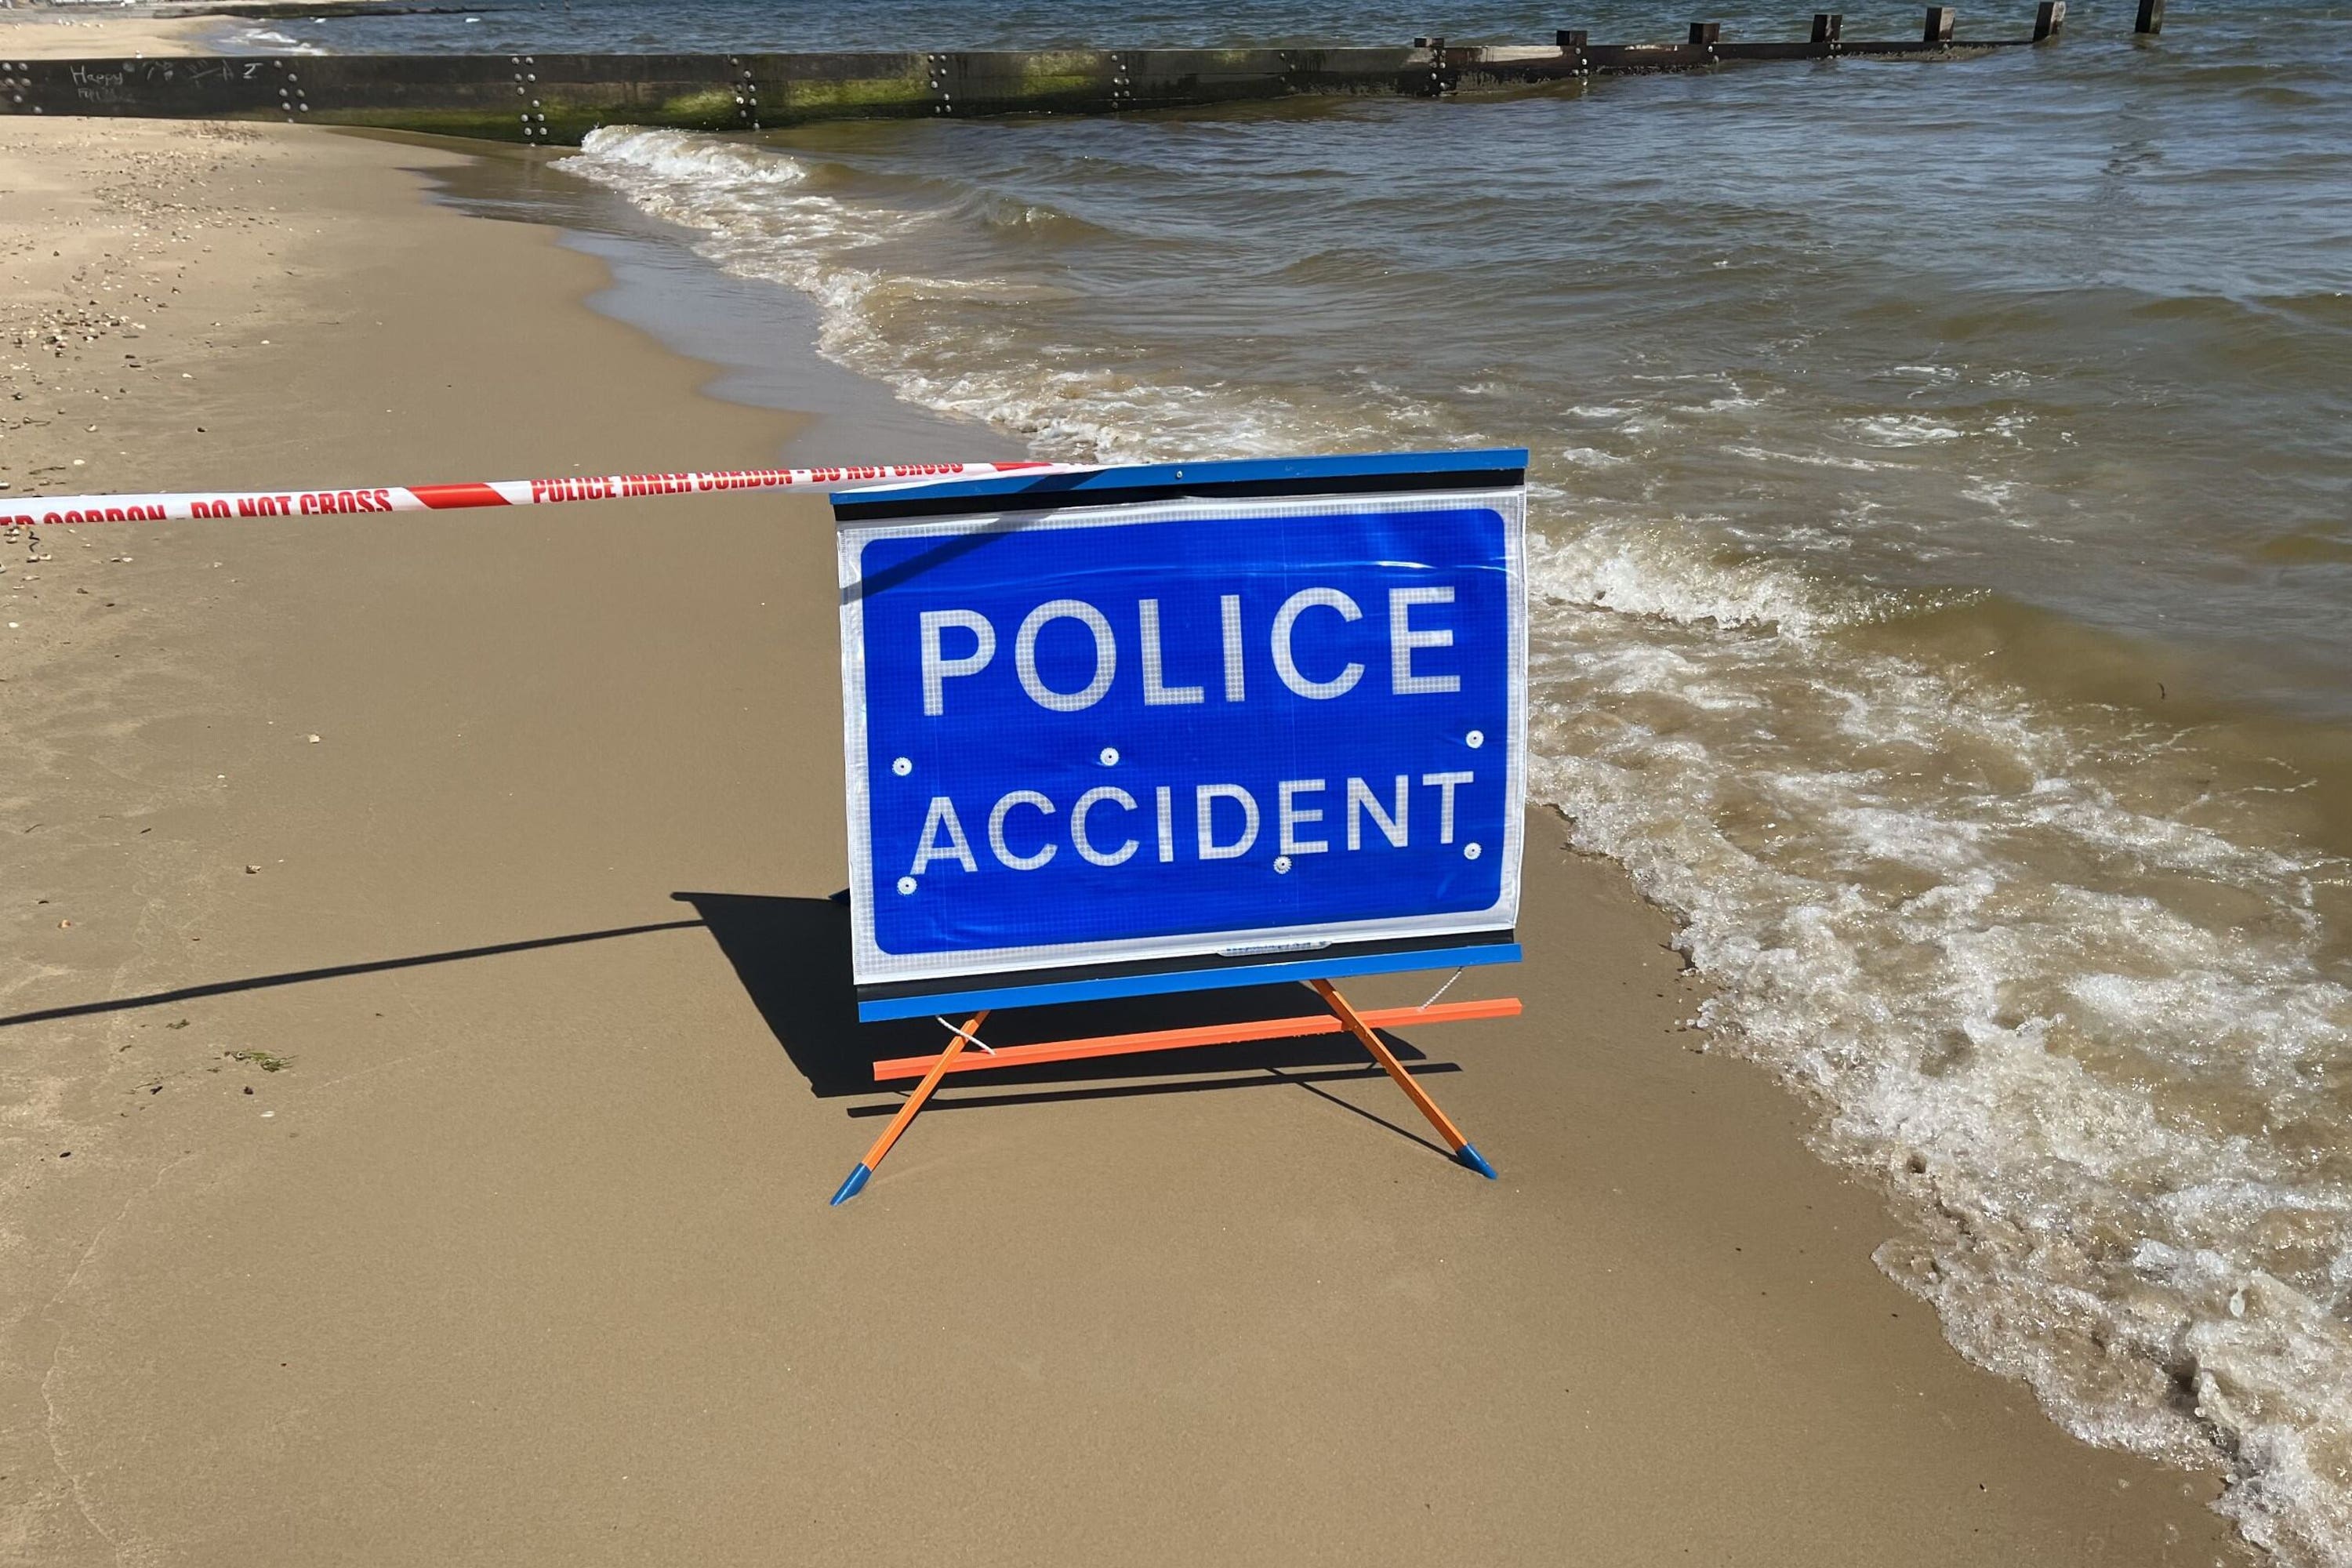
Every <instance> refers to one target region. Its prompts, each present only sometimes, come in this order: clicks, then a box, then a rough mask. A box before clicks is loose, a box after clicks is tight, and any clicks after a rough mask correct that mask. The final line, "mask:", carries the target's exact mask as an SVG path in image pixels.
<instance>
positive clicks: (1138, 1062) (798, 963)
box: [672, 893, 1460, 1131]
mask: <svg viewBox="0 0 2352 1568" xmlns="http://www.w3.org/2000/svg"><path fill="white" fill-rule="evenodd" d="M672 897H674V898H676V899H677V900H679V901H680V902H682V903H685V904H688V905H689V906H691V907H692V908H693V910H694V911H695V913H696V914H698V915H699V916H700V917H701V919H702V923H703V925H704V926H705V927H706V928H707V929H708V930H709V932H710V934H711V935H712V937H713V938H715V939H716V940H717V941H718V943H719V952H721V953H722V954H723V955H724V956H725V957H726V959H727V962H728V963H730V964H731V965H732V966H733V967H734V970H735V973H736V977H737V978H738V979H740V981H741V982H742V984H743V990H744V993H745V994H746V995H748V996H749V997H750V998H751V1005H753V1006H755V1007H757V1008H758V1009H759V1010H760V1016H761V1018H762V1019H763V1020H765V1021H766V1023H767V1026H768V1029H769V1032H770V1033H772V1034H773V1035H774V1036H775V1037H776V1042H777V1044H779V1045H781V1046H782V1047H783V1049H784V1054H785V1055H786V1056H787V1057H789V1058H791V1060H792V1063H793V1067H795V1068H798V1069H799V1071H800V1073H801V1076H802V1077H803V1078H805V1079H807V1080H808V1084H809V1089H810V1091H811V1092H812V1093H814V1095H816V1096H817V1097H818V1098H819V1099H839V1098H845V1097H848V1096H853V1095H862V1096H871V1095H876V1094H894V1093H895V1092H896V1091H898V1090H900V1089H904V1088H906V1087H907V1086H906V1085H905V1084H902V1083H896V1082H894V1083H891V1084H877V1082H875V1080H874V1064H875V1063H876V1062H877V1061H880V1060H884V1059H887V1058H893V1057H906V1056H916V1055H920V1054H923V1053H926V1052H931V1051H936V1050H937V1049H939V1047H940V1046H941V1045H943V1044H945V1043H946V1031H945V1030H943V1029H942V1028H941V1027H940V1025H938V1024H937V1023H934V1022H932V1021H931V1020H929V1019H926V1018H912V1019H902V1020H898V1021H897V1022H892V1023H875V1024H860V1023H859V1022H858V1021H857V1005H856V993H855V991H854V989H853V988H852V985H851V981H850V967H849V911H848V910H846V909H845V908H843V907H842V906H840V905H838V904H835V903H834V902H833V901H832V900H827V899H799V898H776V897H768V896H762V895H757V894H745V893H676V894H673V895H672ZM1318 1011H1320V1004H1319V1003H1318V1002H1317V1001H1316V999H1315V997H1314V995H1313V994H1312V993H1311V992H1308V991H1307V990H1306V989H1305V988H1304V987H1302V986H1297V985H1264V986H1255V987H1251V988H1248V989H1243V990H1232V991H1218V992H1207V993H1203V992H1190V993H1180V994H1173V995H1167V996H1141V997H1123V998H1119V999H1118V1000H1114V1001H1105V1002H1089V1003H1071V1004H1066V1005H1060V1006H1056V1007H1053V1008H1030V1009H1025V1010H1022V1011H1015V1012H1008V1013H1005V1014H1003V1015H1001V1019H1002V1023H1001V1025H1000V1023H999V1021H998V1019H996V1018H992V1019H991V1020H990V1022H989V1023H988V1024H986V1025H984V1026H982V1028H981V1029H980V1031H979V1034H980V1037H981V1038H982V1039H983V1040H985V1041H986V1042H987V1043H988V1044H989V1045H990V1046H992V1047H1002V1046H1017V1045H1028V1044H1032V1043H1034V1042H1037V1041H1040V1040H1045V1039H1052V1038H1073V1037H1085V1036H1094V1035H1111V1034H1124V1033H1128V1032H1130V1031H1139V1030H1146V1029H1172V1028H1183V1027H1188V1026H1194V1025H1202V1024H1210V1023H1231V1022H1234V1021H1235V1020H1255V1019H1263V1018H1286V1017H1298V1016H1307V1015H1309V1014H1313V1013H1317V1012H1318ZM964 1021H965V1020H964V1019H963V1018H961V1017H959V1018H953V1019H950V1025H951V1026H961V1024H962V1023H963V1022H964ZM1385 1037H1386V1038H1387V1039H1388V1040H1389V1042H1390V1044H1391V1047H1394V1049H1395V1050H1396V1053H1397V1055H1398V1056H1399V1057H1401V1058H1403V1059H1404V1060H1406V1061H1408V1062H1412V1063H1416V1064H1423V1065H1421V1066H1419V1067H1418V1068H1417V1071H1419V1072H1424V1073H1427V1072H1454V1071H1458V1070H1460V1069H1459V1068H1456V1067H1455V1066H1454V1064H1452V1063H1432V1062H1429V1060H1428V1058H1426V1057H1425V1056H1424V1055H1423V1053H1422V1052H1421V1051H1419V1050H1416V1049H1415V1048H1413V1047H1412V1046H1411V1045H1409V1044H1407V1043H1406V1042H1404V1041H1402V1040H1401V1039H1398V1038H1396V1037H1393V1036H1385ZM1318 1069H1324V1070H1318ZM1212 1072H1213V1073H1218V1074H1223V1075H1236V1074H1251V1075H1255V1076H1251V1077H1246V1078H1236V1077H1232V1076H1226V1077H1221V1078H1216V1079H1201V1078H1198V1077H1197V1076H1194V1075H1200V1074H1203V1073H1212ZM1041 1074H1044V1075H1045V1076H1044V1077H1043V1078H1042V1079H1041V1076H1040V1075H1041ZM1380 1074H1381V1069H1380V1068H1379V1067H1378V1066H1376V1065H1375V1064H1373V1063H1372V1062H1370V1060H1368V1059H1367V1058H1366V1056H1365V1053H1364V1050H1363V1047H1360V1046H1359V1045H1357V1044H1356V1043H1355V1042H1354V1041H1353V1040H1351V1039H1349V1038H1348V1037H1346V1036H1344V1035H1326V1036H1318V1037H1308V1038H1305V1039H1296V1040H1271V1041H1265V1042H1262V1043H1253V1044H1245V1045H1234V1046H1222V1047H1214V1048H1213V1050H1212V1051H1210V1052H1209V1053H1207V1054H1205V1055H1204V1054H1203V1053H1202V1051H1201V1050H1199V1049H1197V1048H1195V1049H1189V1050H1181V1051H1153V1052H1144V1053H1139V1054H1137V1055H1133V1056H1122V1057H1106V1058H1095V1059H1092V1060H1081V1061H1073V1062H1065V1063H1060V1064H1057V1065H1055V1067H1054V1068H1050V1069H1047V1068H1038V1067H1034V1066H1032V1067H1025V1068H1018V1069H1007V1070H1006V1071H1004V1072H991V1071H987V1070H984V1069H983V1070H979V1071H973V1072H969V1073H958V1074H956V1075H955V1076H954V1077H953V1079H951V1080H950V1085H949V1086H948V1087H950V1088H951V1089H955V1090H957V1091H961V1092H959V1093H958V1094H957V1096H956V1098H955V1099H954V1100H940V1101H934V1102H933V1104H934V1107H935V1108H936V1109H947V1108H948V1107H949V1106H950V1105H972V1104H1003V1103H1008V1102H1013V1101H1020V1102H1034V1101H1037V1100H1084V1099H1103V1098H1109V1097H1112V1096H1119V1095H1130V1094H1164V1093H1174V1092H1184V1091H1191V1090H1197V1089H1220V1088H1241V1087H1246V1086H1248V1085H1252V1084H1265V1085H1275V1084H1289V1085H1292V1086H1294V1087H1301V1086H1304V1087H1311V1086H1312V1085H1313V1084H1314V1083H1316V1082H1319V1081H1323V1080H1326V1079H1352V1078H1360V1077H1367V1076H1370V1077H1375V1078H1377V1077H1379V1076H1380ZM1171 1075H1185V1076H1186V1077H1187V1078H1188V1079H1190V1080H1189V1081H1183V1082H1176V1083H1167V1082H1154V1083H1143V1082H1139V1081H1137V1080H1140V1079H1168V1078H1170V1077H1171ZM1013 1083H1017V1084H1018V1085H1019V1086H1020V1092H1019V1093H1018V1094H1017V1095H1012V1096H1008V1095H1003V1094H995V1095H981V1094H974V1093H972V1092H971V1091H973V1090H984V1089H991V1088H995V1087H1001V1086H1003V1085H1007V1084H1013ZM893 1109H894V1107H893V1106H892V1105H889V1104H883V1105H878V1106H874V1107H859V1108H856V1109H853V1110H851V1111H850V1112H849V1114H850V1115H852V1116H861V1115H887V1114H888V1113H889V1112H890V1110H893ZM1399 1131H1402V1129H1400V1130H1399Z"/></svg>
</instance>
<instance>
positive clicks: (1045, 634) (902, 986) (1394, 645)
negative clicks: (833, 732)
mask: <svg viewBox="0 0 2352 1568" xmlns="http://www.w3.org/2000/svg"><path fill="white" fill-rule="evenodd" d="M1525 467H1526V454H1525V453H1524V452H1519V451H1505V452H1482V453H1447V454H1434V455H1429V454H1424V455H1418V456H1398V457H1388V458H1321V459H1301V460H1297V461H1294V462H1237V463H1203V464H1186V465H1181V466H1176V465H1170V466H1166V467H1148V468H1111V469H1101V470H1096V471H1094V472H1092V473H1089V474H1087V475H1085V476H1083V477H1082V478H1080V479H1076V480H1072V479H1066V478H1065V479H1057V480H1025V479H1012V480H1002V481H994V480H984V481H981V482H978V483H973V484H950V485H940V486H921V487H908V488H899V489H887V490H866V491H858V492H854V493H851V494H848V495H844V496H841V497H837V498H836V501H835V508H836V515H837V517H838V519H839V520H840V528H839V545H840V550H839V556H840V570H841V587H842V626H841V632H842V668H843V697H844V711H845V726H846V761H847V785H848V790H847V794H848V805H849V840H850V863H851V913H852V921H853V931H854V946H853V954H854V968H855V974H856V981H857V984H859V986H860V988H861V997H862V998H866V999H869V1000H870V999H871V997H870V996H869V995H868V993H869V992H872V991H874V990H876V989H877V988H879V989H880V990H885V991H887V992H888V993H890V994H892V995H893V996H895V997H898V998H899V999H901V1000H903V1001H905V1002H906V1004H907V1006H908V1008H912V1007H914V1006H915V1005H917V1002H916V999H918V998H919V997H921V996H923V995H936V994H940V993H942V992H952V993H953V994H955V995H956V996H958V997H959V998H960V999H961V998H965V997H969V996H971V995H972V994H974V992H973V985H972V982H973V979H974V977H979V976H997V977H1008V976H1015V975H1019V976H1024V977H1026V978H1029V979H1034V978H1036V977H1037V976H1036V974H1035V973H1033V972H1054V973H1063V974H1065V975H1066V974H1068V973H1074V972H1078V971H1084V972H1086V973H1090V974H1096V975H1103V976H1108V977H1112V978H1113V979H1115V977H1116V975H1117V974H1118V973H1120V972H1121V971H1122V970H1125V971H1127V972H1129V973H1139V972H1142V971H1145V970H1148V971H1149V972H1150V973H1152V974H1153V975H1154V976H1155V977H1156V979H1155V984H1153V985H1152V987H1151V988H1153V989H1166V988H1170V986H1169V985H1168V984H1167V977H1168V976H1169V975H1170V974H1171V973H1177V974H1182V973H1194V974H1196V975H1198V976H1199V979H1198V983H1199V984H1235V983H1240V982H1241V981H1242V980H1244V979H1246V978H1254V977H1255V976H1252V975H1245V974H1244V973H1242V971H1244V970H1245V969H1247V968H1249V967H1250V966H1252V965H1254V964H1255V965H1263V964H1264V963H1266V962H1267V961H1268V960H1269V958H1273V957H1282V958H1287V959H1292V960H1297V961H1306V962H1309V963H1311V962H1312V961H1314V960H1315V959H1316V958H1317V957H1318V955H1323V956H1325V957H1328V959H1330V960H1332V961H1333V963H1332V966H1331V967H1328V968H1327V969H1325V970H1324V971H1323V972H1324V973H1360V972H1362V971H1363V970H1365V969H1367V968H1374V967H1378V968H1429V967H1433V966H1435V965H1437V964H1441V963H1442V964H1444V965H1447V966H1451V965H1452V964H1454V963H1460V962H1463V961H1464V957H1463V956H1456V955H1455V954H1456V953H1457V952H1459V953H1461V954H1464V955H1469V954H1472V953H1473V952H1487V953H1490V954H1491V953H1492V952H1493V951H1494V949H1493V946H1492V943H1493V941H1494V939H1495V938H1496V933H1507V932H1508V931H1509V930H1510V928H1511V927H1512V926H1513V924H1514V923H1515V921H1516V920H1517V906H1518V892H1519V858H1520V837H1521V832H1522V818H1521V811H1520V803H1521V801H1522V800H1523V799H1524V798H1525V737H1526V729H1527V713H1526V707H1527V702H1526V692H1527V669H1526V665H1527V658H1526V641H1527V633H1526V618H1527V611H1526V580H1525V572H1524V561H1523V542H1524V541H1523V535H1524V531H1525V526H1526V490H1525V488H1524V487H1525ZM1501 940H1503V941H1505V942H1507V940H1508V939H1507V934H1505V935H1503V936H1502V938H1501ZM1480 942H1486V944H1487V945H1486V946H1485V947H1481V946H1480V945H1479V943H1480ZM1440 950H1442V951H1440ZM1414 952H1419V953H1423V954H1426V953H1428V952H1435V953H1436V955H1435V956H1433V957H1424V958H1423V961H1422V962H1403V961H1402V958H1403V957H1404V956H1407V955H1409V954H1411V953H1414ZM1369 954H1378V955H1380V961H1378V962H1371V961H1368V959H1367V955H1369ZM1473 961H1475V958H1474V959H1473ZM1220 973H1228V974H1229V975H1230V978H1225V979H1220V978H1219V974H1220ZM867 1016H890V1015H889V1013H888V1012H887V1011H877V1010H874V1009H868V1011H867Z"/></svg>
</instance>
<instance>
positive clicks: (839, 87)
mask: <svg viewBox="0 0 2352 1568" xmlns="http://www.w3.org/2000/svg"><path fill="white" fill-rule="evenodd" d="M2065 12H2066V7H2065V5H2064V4H2063V0H2042V5H2040V6H2039V8H2038V10H2037V13H2036V16H2035V19H2034V24H2033V27H2032V34H2031V36H2024V37H2008V38H1992V39H1975V38H1960V37H1956V36H1955V35H1956V32H1957V26H1956V18H1955V15H1954V10H1953V8H1952V7H1951V6H1948V5H1938V6H1931V7H1929V8H1928V10H1927V16H1926V19H1925V23H1924V25H1923V26H1922V27H1921V29H1920V32H1919V34H1918V35H1917V36H1916V37H1909V38H1893V39H1884V38H1883V39H1874V40H1855V39H1848V38H1846V37H1843V32H1844V26H1843V18H1842V17H1841V16H1838V15H1837V14H1835V13H1831V12H1822V13H1820V14H1817V15H1816V16H1814V17H1813V20H1812V28H1811V36H1810V37H1806V38H1803V39H1790V40H1788V41H1785V42H1742V41H1740V40H1738V39H1732V38H1726V37H1723V36H1722V29H1721V27H1720V26H1718V25H1717V24H1715V23H1712V22H1694V23H1692V24H1690V27H1689V31H1688V34H1687V36H1686V37H1684V38H1683V39H1682V40H1681V41H1679V42H1675V43H1654V44H1595V43H1591V42H1590V41H1589V39H1588V37H1587V35H1586V34H1585V33H1584V32H1582V31H1578V30H1562V31H1561V32H1559V34H1558V35H1556V37H1554V39H1553V41H1552V43H1550V44H1549V45H1530V46H1516V45H1507V46H1498V45H1475V46H1454V45H1450V44H1448V43H1447V42H1446V41H1445V40H1444V38H1417V39H1415V40H1413V42H1412V46H1411V47H1391V48H1294V49H1036V50H967V51H957V52H950V53H938V54H933V53H904V52H901V53H824V54H740V55H646V54H618V55H613V54H607V55H549V54H541V55H520V54H516V55H274V56H266V57H183V58H159V59H135V60H119V59H58V60H16V61H9V60H0V113H9V114H43V115H58V114H65V115H130V116H139V117H145V118H163V119H190V120H287V121H315V122H318V123H320V124H327V125H357V126H373V127H377V128H381V129H387V130H400V131H415V132H434V133H438V134H442V135H448V136H468V137H480V138H489V139H493V140H498V141H506V142H537V143H551V144H553V143H560V144H576V143H577V142H579V141H580V139H581V138H582V137H583V136H585V135H586V134H587V133H588V132H590V131H593V130H594V129H596V128H597V127H598V126H602V125H649V126H669V127H675V128H677V129H680V130H689V131H760V130H770V129H776V128H781V127H784V126H791V125H800V124H806V123H808V122H810V121H820V120H856V119H885V118H914V117H924V118H929V117H934V116H956V117H966V116H978V115H1003V114H1037V113H1046V114H1116V113H1123V112H1127V111H1130V110H1143V109H1166V108H1180V107H1186V106H1192V105H1201V104H1215V103H1232V102H1239V101H1244V100H1257V99H1281V98H1293V97H1304V96H1313V95H1345V94H1363V93H1389V94H1401V95H1404V96H1410V97H1422V98H1443V97H1449V96H1453V95H1455V94H1464V93H1488V92H1505V91H1510V90H1513V89H1529V88H1538V87H1542V86H1545V85H1548V84H1558V83H1567V82H1576V81H1580V80H1583V79H1590V78H1591V77H1595V76H1612V75H1623V74H1629V73H1637V72H1647V71H1680V70H1700V69H1706V68H1711V67H1718V66H1724V65H1730V64H1734V63H1737V62H1740V61H1762V60H1822V59H1843V58H1881V59H1886V58H1897V59H1948V58H1958V57H1961V56H1967V55H1973V54H1979V53H1982V52H1984V51H1988V50H1993V49H2000V48H2010V47H2020V46H2032V45H2034V44H2040V43H2046V42H2048V41H2050V40H2052V39H2054V38H2055V37H2057V36H2058V35H2059V32H2060V31H2061V29H2062V28H2063V26H2064V23H2065ZM2158 15H2159V16H2160V15H2161V10H2160V7H2159V10H2158ZM0 44H5V39H0Z"/></svg>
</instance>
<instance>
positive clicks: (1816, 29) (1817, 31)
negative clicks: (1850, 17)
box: [1813, 11, 1845, 44]
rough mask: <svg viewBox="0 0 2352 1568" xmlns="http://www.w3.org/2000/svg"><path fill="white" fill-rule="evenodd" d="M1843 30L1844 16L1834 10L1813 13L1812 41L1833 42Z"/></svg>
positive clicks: (1820, 42) (1818, 42)
mask: <svg viewBox="0 0 2352 1568" xmlns="http://www.w3.org/2000/svg"><path fill="white" fill-rule="evenodd" d="M1844 31H1845V18H1844V17H1843V16H1840V15H1839V14H1838V13H1837V12H1835V11H1816V12H1814V13H1813V42H1815V43H1817V44H1834V43H1836V42H1837V41H1838V38H1839V37H1840V36H1841V35H1842V34H1843V33H1844Z"/></svg>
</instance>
